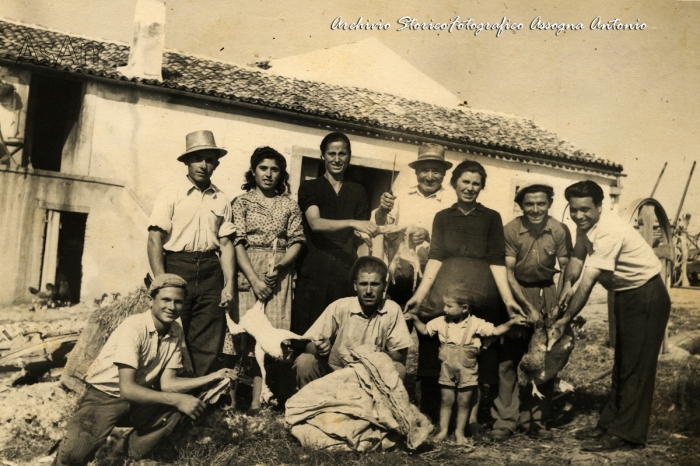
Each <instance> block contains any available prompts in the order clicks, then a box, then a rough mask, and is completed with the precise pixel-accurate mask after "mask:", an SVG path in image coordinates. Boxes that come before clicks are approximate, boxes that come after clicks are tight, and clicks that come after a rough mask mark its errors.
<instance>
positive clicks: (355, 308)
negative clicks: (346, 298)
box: [350, 298, 386, 319]
mask: <svg viewBox="0 0 700 466" xmlns="http://www.w3.org/2000/svg"><path fill="white" fill-rule="evenodd" d="M384 303H385V300H384V299H382V302H381V304H380V305H379V307H378V308H377V310H375V311H374V312H373V313H372V315H370V316H368V315H367V314H365V311H364V310H363V309H362V306H361V305H360V298H357V299H356V300H355V301H353V303H352V309H350V314H351V315H352V314H358V315H361V316H362V317H365V318H366V319H371V318H372V316H374V315H375V314H386V309H384Z"/></svg>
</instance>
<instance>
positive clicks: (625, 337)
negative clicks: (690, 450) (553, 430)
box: [548, 180, 671, 451]
mask: <svg viewBox="0 0 700 466" xmlns="http://www.w3.org/2000/svg"><path fill="white" fill-rule="evenodd" d="M565 196H566V199H567V200H568V201H569V210H570V213H571V219H572V220H573V221H574V222H575V223H576V225H577V227H578V229H577V235H576V246H575V248H574V253H573V256H572V258H571V260H570V261H569V265H568V266H567V268H566V272H565V275H564V286H563V287H562V290H561V292H560V297H559V303H560V305H562V306H563V305H567V307H566V311H565V313H564V315H563V317H562V318H561V319H560V320H559V321H557V322H556V324H555V325H554V327H553V328H552V329H550V331H549V334H548V344H549V345H550V347H551V346H552V345H553V344H554V343H555V342H556V341H557V340H558V339H559V338H561V335H562V334H563V329H564V328H565V326H566V325H568V323H569V322H571V319H573V318H574V317H575V316H576V315H577V314H578V313H579V312H580V311H581V309H582V308H583V306H584V305H585V304H586V302H587V301H588V297H589V296H590V293H591V289H592V288H593V286H594V285H595V284H596V283H600V284H601V285H603V286H604V287H605V288H606V289H607V290H608V291H612V292H613V293H614V296H615V305H614V313H615V322H616V338H615V363H614V365H613V375H612V384H611V389H610V398H609V400H608V403H607V405H606V406H605V408H604V409H603V412H602V413H601V415H600V418H599V419H598V423H597V425H596V426H595V427H589V428H585V429H581V430H579V431H577V432H576V438H578V439H580V440H585V442H584V444H583V445H582V449H583V450H587V451H614V450H622V449H629V448H634V447H637V446H642V445H644V444H645V443H646V439H647V432H648V429H649V420H650V417H651V404H652V400H653V396H654V381H655V378H656V364H657V360H658V355H659V350H660V348H661V343H662V342H663V338H664V333H665V329H666V324H667V323H668V316H669V314H670V311H671V300H670V298H669V295H668V291H667V289H666V286H665V284H664V282H663V280H662V278H661V276H660V275H659V273H660V272H661V269H662V267H661V263H660V262H659V259H658V258H657V257H656V254H654V251H653V249H652V248H651V246H650V245H649V244H647V242H646V241H645V240H644V238H642V236H641V235H640V234H639V232H637V231H636V230H635V229H634V228H633V227H632V226H631V225H629V224H628V223H626V222H624V221H622V219H620V218H619V217H617V216H616V215H615V214H613V213H611V212H605V213H603V208H602V203H603V199H604V194H603V190H602V189H601V187H600V186H599V185H598V184H597V183H595V182H593V181H588V180H587V181H581V182H579V183H576V184H573V185H571V186H569V187H568V188H566V191H565ZM584 261H585V264H584ZM584 265H585V268H584ZM582 273H583V276H581V275H582ZM579 277H581V281H580V283H579V285H578V288H577V289H576V291H575V292H574V291H573V290H572V286H573V284H574V283H575V282H576V281H577V280H578V278H579Z"/></svg>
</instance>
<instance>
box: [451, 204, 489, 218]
mask: <svg viewBox="0 0 700 466" xmlns="http://www.w3.org/2000/svg"><path fill="white" fill-rule="evenodd" d="M450 210H451V211H452V215H454V216H460V215H461V216H462V217H466V215H464V214H463V213H462V211H461V210H459V207H457V203H456V202H455V203H454V204H452V207H450ZM474 210H478V211H481V212H485V211H486V207H484V206H483V205H481V204H480V203H478V202H477V203H476V206H474V209H472V212H473V211H474ZM470 213H471V212H470Z"/></svg>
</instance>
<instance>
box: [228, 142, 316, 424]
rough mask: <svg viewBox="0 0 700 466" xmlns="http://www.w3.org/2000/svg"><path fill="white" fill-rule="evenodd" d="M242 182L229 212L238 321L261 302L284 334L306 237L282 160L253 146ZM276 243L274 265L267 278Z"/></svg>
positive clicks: (257, 382) (256, 395)
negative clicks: (232, 233) (234, 262)
mask: <svg viewBox="0 0 700 466" xmlns="http://www.w3.org/2000/svg"><path fill="white" fill-rule="evenodd" d="M245 179H246V182H245V183H244V184H243V186H242V187H241V189H243V190H245V191H247V192H246V193H245V194H241V195H240V196H238V197H237V198H236V199H235V200H234V201H233V209H232V210H233V224H234V227H235V229H236V239H235V240H234V243H233V244H234V247H235V250H236V261H237V263H238V268H239V272H238V318H239V319H240V318H241V317H243V316H244V315H245V313H246V311H247V310H248V309H250V308H251V307H253V305H254V304H255V302H256V301H257V300H258V299H261V300H263V301H267V304H266V306H265V315H266V316H267V317H268V319H270V322H271V323H272V325H273V326H274V327H275V328H281V329H286V330H289V328H290V326H291V314H292V287H293V282H294V278H295V271H294V261H295V260H296V258H297V256H298V255H299V251H300V250H301V246H302V244H303V243H304V241H305V237H304V230H303V227H302V224H301V211H300V210H299V205H298V204H297V203H296V202H295V201H294V200H293V199H291V198H290V197H289V191H290V188H289V174H288V173H287V161H286V160H285V158H284V156H282V154H280V153H279V152H277V151H276V150H274V149H272V148H271V147H258V148H257V149H255V152H253V155H252V156H251V157H250V170H248V171H247V172H246V174H245ZM275 242H277V252H276V253H275V257H274V260H275V266H274V271H273V272H272V273H269V265H270V260H271V259H272V254H273V251H272V248H273V243H275ZM234 317H235V316H234ZM234 320H236V321H238V319H234ZM248 346H249V344H247V345H246V347H248ZM253 375H254V378H253V403H252V404H251V410H256V409H259V408H260V390H261V388H262V378H261V377H260V374H259V372H258V371H254V374H253Z"/></svg>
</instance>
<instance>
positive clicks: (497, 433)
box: [486, 427, 513, 442]
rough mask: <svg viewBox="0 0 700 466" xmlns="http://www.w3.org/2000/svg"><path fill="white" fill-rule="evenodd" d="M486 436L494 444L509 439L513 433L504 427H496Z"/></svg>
mask: <svg viewBox="0 0 700 466" xmlns="http://www.w3.org/2000/svg"><path fill="white" fill-rule="evenodd" d="M486 436H487V437H488V438H490V439H491V440H493V441H494V442H502V441H504V440H508V439H509V438H511V437H512V436H513V431H512V430H510V429H506V428H505V427H497V428H495V429H491V430H490V431H488V432H487V433H486Z"/></svg>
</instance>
